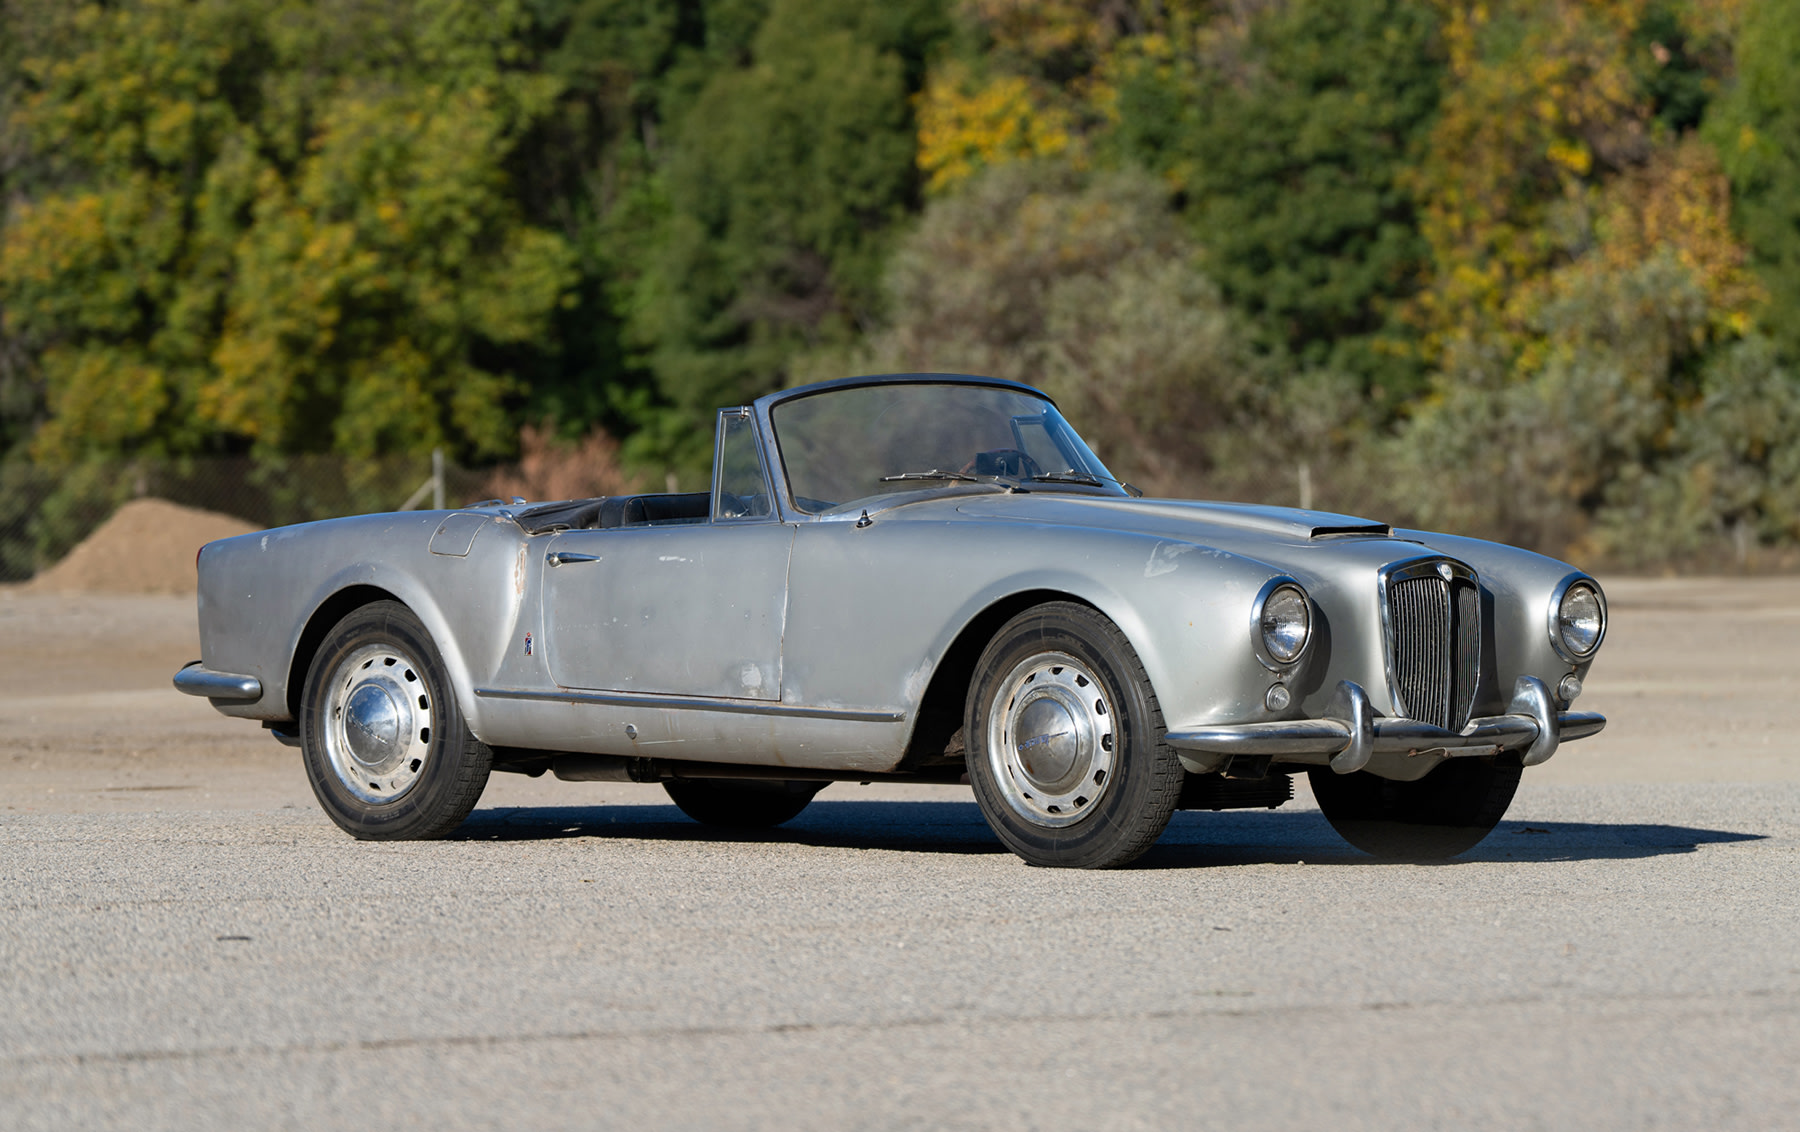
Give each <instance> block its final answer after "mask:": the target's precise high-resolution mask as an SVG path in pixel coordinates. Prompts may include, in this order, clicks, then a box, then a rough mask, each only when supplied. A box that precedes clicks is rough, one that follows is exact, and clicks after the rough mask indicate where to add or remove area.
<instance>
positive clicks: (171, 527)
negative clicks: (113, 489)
mask: <svg viewBox="0 0 1800 1132" xmlns="http://www.w3.org/2000/svg"><path fill="white" fill-rule="evenodd" d="M257 529H258V528H256V527H253V526H251V525H250V524H249V523H246V522H244V521H243V520H242V519H234V518H232V517H231V516H230V515H221V514H219V513H218V512H217V511H200V510H197V509H195V508H193V507H183V506H181V505H179V504H176V503H170V502H168V501H167V500H163V499H134V500H132V501H131V502H130V503H127V504H125V506H123V507H121V508H119V509H118V510H117V511H115V512H114V513H113V517H112V518H110V519H108V520H107V521H106V522H104V523H102V524H100V527H99V529H98V530H96V531H95V532H94V533H93V534H91V535H89V536H88V537H87V538H86V540H84V541H83V542H82V543H81V545H79V546H77V547H76V548H75V549H74V550H71V551H70V552H69V554H68V556H67V557H66V558H64V559H63V560H62V561H61V562H58V563H57V564H56V565H54V566H52V567H50V569H48V570H45V571H44V572H43V573H41V574H39V575H38V576H37V577H36V578H34V579H33V580H32V581H31V583H30V588H31V589H34V590H55V591H58V592H62V593H112V594H191V593H193V592H194V556H195V555H196V554H198V553H199V552H200V547H201V546H202V545H204V544H206V543H209V542H211V541H212V540H214V539H219V538H230V537H231V536H232V535H242V534H248V533H249V532H251V531H254V530H257Z"/></svg>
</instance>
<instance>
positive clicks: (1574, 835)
mask: <svg viewBox="0 0 1800 1132" xmlns="http://www.w3.org/2000/svg"><path fill="white" fill-rule="evenodd" d="M453 836H454V837H455V838H457V839H459V840H468V841H535V840H556V839H563V838H577V837H594V838H629V839H633V840H641V841H682V842H712V843H717V844H746V845H762V844H772V845H806V846H815V847H819V848H836V849H869V850H886V851H892V852H903V853H954V854H963V855H968V856H975V855H980V854H991V853H1004V852H1005V851H1006V850H1005V848H1004V847H1003V846H1002V845H1001V844H1000V842H999V840H998V839H996V838H995V837H994V834H993V832H992V831H991V830H989V829H988V826H987V822H985V821H984V820H982V817H981V811H980V810H979V809H978V808H977V807H976V805H975V803H974V802H972V801H971V802H944V801H926V800H920V801H916V802H905V801H879V802H851V801H820V802H814V803H813V804H812V805H811V806H809V807H808V808H807V809H806V811H805V812H804V813H802V814H801V815H800V816H799V817H797V818H795V819H794V820H793V821H790V822H788V823H787V824H786V825H782V826H778V827H776V828H774V829H764V830H736V829H720V828H716V827H713V826H704V825H701V824H699V823H698V822H695V821H692V820H690V819H689V818H688V817H686V816H685V815H684V814H682V812H681V811H680V810H678V809H676V808H675V807H674V806H673V805H660V806H658V805H651V806H645V805H615V806H520V807H496V808H494V809H487V810H477V811H476V812H475V813H473V814H471V815H469V820H468V821H466V822H464V823H463V825H462V828H461V829H459V830H457V832H456V833H455V834H454V835H453ZM1764 836H1765V835H1763V834H1759V833H1738V832H1732V831H1729V830H1713V829H1693V828H1689V827H1685V826H1674V825H1660V824H1655V823H1609V822H1547V821H1537V822H1515V821H1503V822H1501V823H1500V825H1499V827H1498V828H1497V829H1495V830H1494V832H1493V833H1492V834H1490V835H1489V836H1488V838H1487V840H1485V841H1483V842H1482V843H1481V844H1480V845H1477V846H1476V847H1475V848H1474V849H1472V850H1470V851H1469V852H1467V853H1464V854H1462V855H1460V856H1458V857H1455V858H1452V859H1451V860H1450V861H1448V862H1445V864H1449V865H1455V864H1458V863H1464V862H1481V861H1516V862H1555V861H1582V860H1631V859H1635V858H1643V857H1662V856H1668V855H1671V854H1679V853H1692V852H1694V851H1695V850H1697V849H1698V848H1699V847H1700V846H1702V845H1716V844H1727V843H1731V842H1740V841H1758V840H1762V839H1763V838H1764ZM1302 862H1303V863H1305V864H1309V865H1315V864H1316V865H1373V864H1379V863H1382V862H1378V861H1377V860H1376V859H1375V858H1374V857H1371V856H1369V855H1367V854H1365V853H1362V852H1360V851H1359V850H1356V849H1353V848H1351V847H1350V846H1349V845H1348V844H1347V843H1345V841H1344V840H1343V839H1342V838H1341V837H1339V836H1338V835H1337V833H1336V831H1335V830H1333V829H1332V828H1331V825H1330V824H1329V823H1328V822H1326V820H1325V818H1324V815H1322V814H1320V813H1319V812H1318V811H1317V810H1295V811H1288V812H1279V811H1277V812H1269V811H1266V810H1226V811H1221V812H1218V813H1213V812H1205V811H1192V810H1188V811H1182V812H1180V813H1177V814H1176V815H1175V817H1174V818H1173V819H1172V820H1171V821H1170V822H1169V828H1168V829H1167V830H1165V831H1164V833H1163V836H1162V838H1161V839H1160V840H1159V841H1158V842H1157V843H1156V845H1155V847H1154V848H1152V849H1151V850H1150V852H1148V853H1146V854H1145V855H1144V856H1143V857H1142V858H1141V859H1140V860H1139V861H1138V862H1137V864H1136V865H1135V866H1134V867H1137V868H1151V869H1181V868H1207V867H1216V866H1223V865H1252V864H1298V863H1302Z"/></svg>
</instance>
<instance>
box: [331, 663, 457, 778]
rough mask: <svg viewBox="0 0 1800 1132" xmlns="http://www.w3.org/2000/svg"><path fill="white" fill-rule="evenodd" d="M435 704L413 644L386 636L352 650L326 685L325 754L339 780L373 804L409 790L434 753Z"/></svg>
mask: <svg viewBox="0 0 1800 1132" xmlns="http://www.w3.org/2000/svg"><path fill="white" fill-rule="evenodd" d="M435 708H436V705H435V704H433V703H432V699H431V691H430V689H429V688H427V687H426V684H425V677H424V675H423V673H422V671H421V666H420V665H419V663H418V662H417V661H415V660H413V659H412V658H411V657H410V656H408V655H407V654H406V653H405V652H403V651H401V650H400V649H398V648H396V647H394V646H393V645H388V644H380V645H364V646H363V647H362V648H359V649H357V650H356V651H355V652H353V653H351V654H350V656H349V657H348V658H346V659H345V660H344V662H343V663H341V664H339V665H338V666H337V670H336V671H335V672H333V673H332V674H331V682H330V683H329V684H328V685H327V686H326V690H325V704H324V719H323V721H322V722H323V724H324V727H323V730H324V733H325V755H326V760H327V761H328V762H329V763H330V765H331V771H332V773H333V774H334V775H336V776H337V780H338V783H339V784H340V785H341V786H343V788H344V789H345V790H347V791H349V792H350V794H351V796H353V797H354V798H356V799H357V800H358V801H360V802H366V803H368V804H370V805H377V806H379V805H385V804H387V803H389V802H394V801H398V800H399V799H400V798H402V797H404V796H405V795H406V793H407V791H409V790H411V789H412V788H413V786H415V785H416V784H417V783H418V781H419V776H420V774H421V773H422V772H423V771H424V769H425V765H426V763H427V762H428V761H429V759H430V755H431V726H432V717H433V714H434V710H435Z"/></svg>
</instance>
